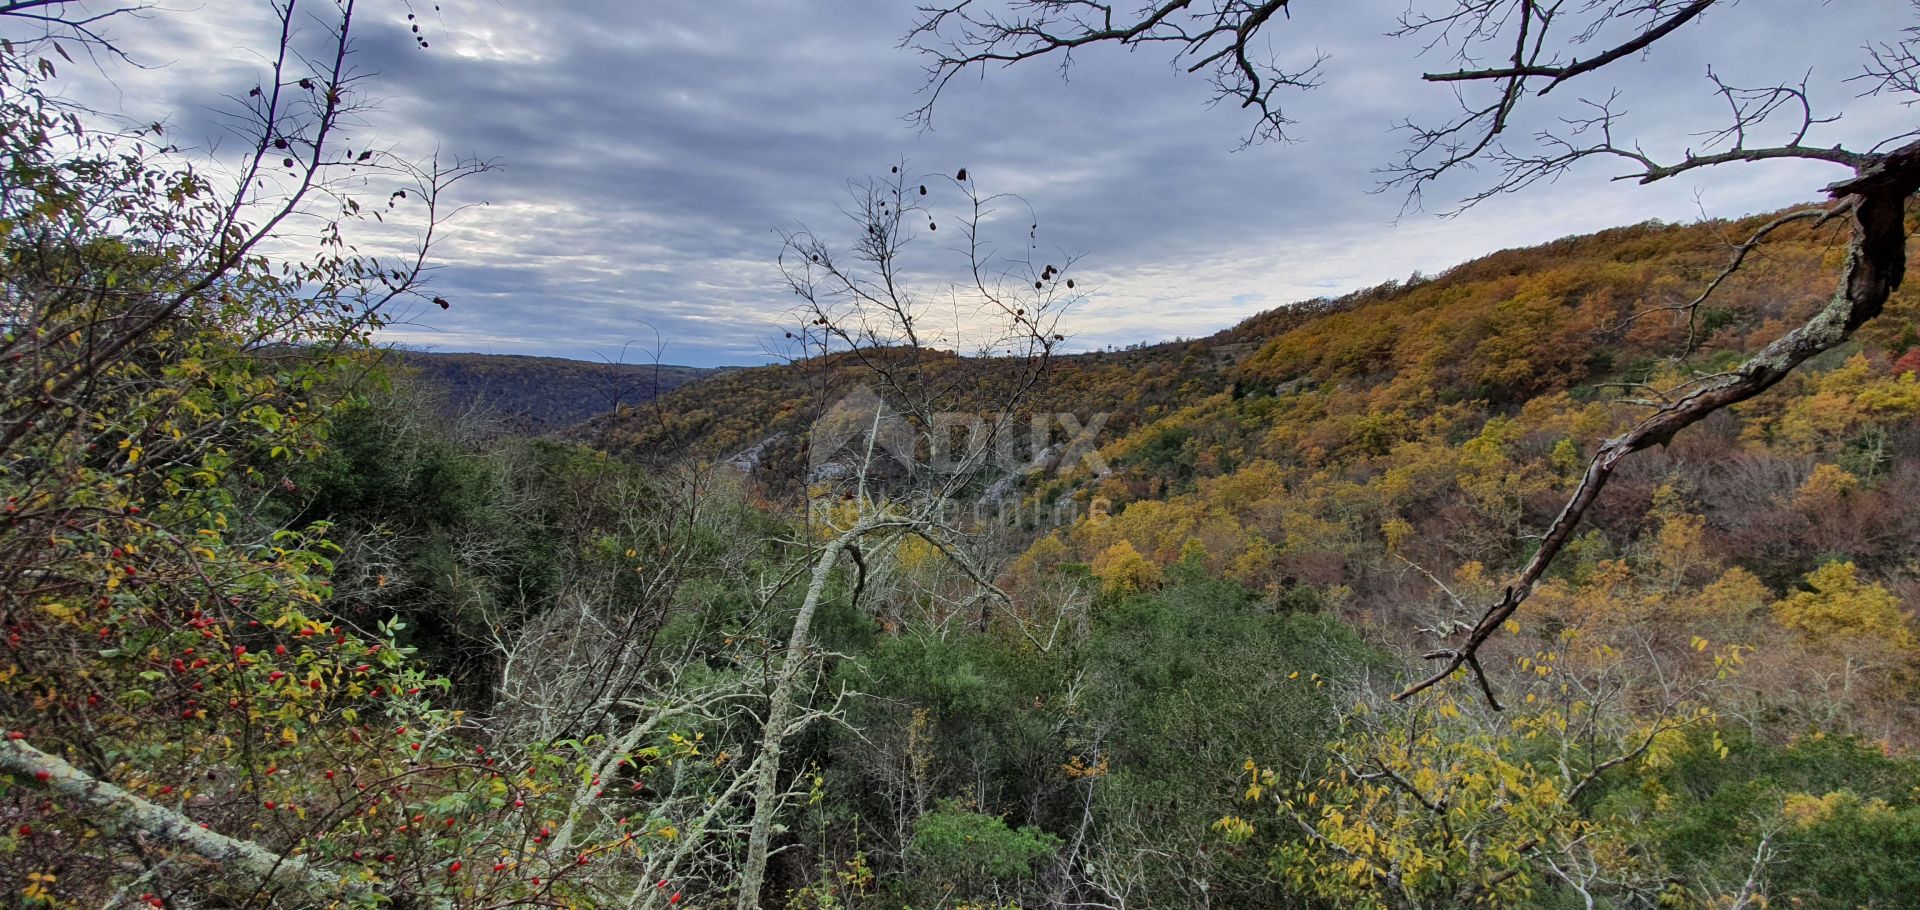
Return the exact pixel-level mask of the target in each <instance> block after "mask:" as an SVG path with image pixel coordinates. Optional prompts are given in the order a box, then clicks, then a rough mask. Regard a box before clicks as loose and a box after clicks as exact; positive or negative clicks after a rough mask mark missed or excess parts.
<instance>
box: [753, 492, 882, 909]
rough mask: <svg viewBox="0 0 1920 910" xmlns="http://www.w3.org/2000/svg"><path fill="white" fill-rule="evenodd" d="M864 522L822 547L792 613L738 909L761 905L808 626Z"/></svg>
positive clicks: (759, 765)
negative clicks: (802, 596) (782, 753)
mask: <svg viewBox="0 0 1920 910" xmlns="http://www.w3.org/2000/svg"><path fill="white" fill-rule="evenodd" d="M861 531H862V528H861V527H860V526H859V525H858V524H856V525H855V526H854V527H853V528H852V529H850V530H848V531H846V532H844V533H842V534H841V535H839V536H838V537H835V538H834V539H833V540H832V541H830V542H829V543H828V544H827V548H826V549H825V550H824V551H822V552H821V553H820V561H819V562H816V563H814V566H813V578H812V580H811V581H809V582H808V584H807V596H806V599H805V600H803V601H801V603H800V614H799V615H798V616H795V617H794V619H793V633H792V634H790V635H788V636H787V650H786V653H785V654H784V655H782V656H781V658H780V670H779V673H778V674H777V675H776V676H775V677H774V681H773V692H772V694H771V695H770V696H769V701H768V704H767V721H766V726H765V728H764V730H763V732H762V734H761V740H760V754H759V756H758V757H756V759H755V766H754V773H755V774H757V775H758V777H759V779H758V780H756V781H754V794H753V827H752V829H751V830H750V831H749V832H748V834H747V861H746V865H745V866H743V867H742V868H741V870H740V898H739V902H738V904H737V907H738V908H739V910H758V908H759V906H760V888H761V886H762V885H763V884H764V883H765V880H766V876H767V854H768V848H769V846H770V844H771V842H772V838H773V819H774V816H775V815H777V814H779V812H778V810H779V801H780V800H779V792H780V750H781V749H782V747H783V746H784V744H785V742H786V738H787V725H788V724H789V723H791V722H792V720H791V719H792V716H793V690H794V687H795V686H796V685H797V684H798V682H799V680H800V673H801V671H802V670H803V669H805V667H806V665H807V663H808V661H809V660H810V658H809V657H808V655H807V639H808V635H809V631H808V630H809V628H810V627H811V626H812V625H813V614H814V613H815V611H817V610H818V609H819V607H820V598H821V597H823V596H825V594H826V590H827V580H828V579H829V578H831V577H832V576H833V566H834V564H835V563H837V562H839V561H840V553H841V552H842V551H843V550H845V549H846V548H847V544H848V543H849V542H850V541H851V540H852V539H853V538H854V537H855V536H857V535H858V534H860V533H861Z"/></svg>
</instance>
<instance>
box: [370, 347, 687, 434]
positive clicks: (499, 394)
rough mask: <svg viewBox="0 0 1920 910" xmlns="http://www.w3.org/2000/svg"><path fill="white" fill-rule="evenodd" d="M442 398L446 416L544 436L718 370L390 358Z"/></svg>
mask: <svg viewBox="0 0 1920 910" xmlns="http://www.w3.org/2000/svg"><path fill="white" fill-rule="evenodd" d="M390 356H392V357H393V358H394V359H395V360H396V361H397V362H398V363H399V364H401V365H402V366H404V367H406V368H407V369H408V370H411V371H413V372H414V373H416V374H417V375H418V377H419V379H420V381H422V382H424V383H426V384H427V385H428V386H429V387H431V388H433V389H436V390H439V391H440V392H441V393H442V394H444V395H445V405H444V406H445V408H446V410H448V411H449V412H452V413H462V412H467V411H473V410H479V411H482V412H486V413H488V414H489V415H491V416H494V417H496V418H499V419H501V420H503V421H505V422H506V423H507V424H508V425H509V426H510V427H511V428H513V429H514V430H518V431H523V432H530V433H544V432H548V431H552V430H557V429H560V428H563V427H567V426H571V425H573V424H576V423H580V422H581V421H584V420H587V419H588V418H591V417H594V416H595V415H598V414H603V413H607V412H609V411H613V410H615V409H617V408H621V407H632V406H634V405H637V404H641V403H644V402H647V401H651V400H652V399H654V398H656V397H658V396H660V395H664V394H666V393H667V392H671V391H672V390H674V389H676V388H679V387H680V386H682V385H685V384H687V383H689V382H692V381H694V380H696V379H699V378H701V377H704V376H711V375H713V374H715V373H716V372H719V371H720V370H717V369H713V368H706V367H686V366H671V365H654V364H619V363H592V362H589V361H584V360H567V359H564V358H560V357H527V356H522V355H518V354H441V353H430V352H425V351H402V350H395V351H393V352H392V354H391V355H390Z"/></svg>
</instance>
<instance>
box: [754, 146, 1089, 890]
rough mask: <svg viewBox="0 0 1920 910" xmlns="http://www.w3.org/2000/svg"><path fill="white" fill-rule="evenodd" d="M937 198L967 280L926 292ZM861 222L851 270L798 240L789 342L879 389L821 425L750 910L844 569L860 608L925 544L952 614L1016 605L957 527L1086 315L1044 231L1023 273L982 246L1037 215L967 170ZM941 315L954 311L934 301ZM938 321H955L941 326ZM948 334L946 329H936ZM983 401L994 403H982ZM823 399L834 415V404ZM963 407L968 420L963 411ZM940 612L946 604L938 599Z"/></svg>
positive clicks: (859, 394) (776, 692)
mask: <svg viewBox="0 0 1920 910" xmlns="http://www.w3.org/2000/svg"><path fill="white" fill-rule="evenodd" d="M929 183H931V184H933V185H936V186H939V187H940V189H941V191H942V196H944V195H946V193H947V192H948V191H951V192H954V193H957V194H958V196H959V197H960V202H959V205H958V212H957V214H956V215H955V218H956V219H957V220H956V221H949V222H948V231H949V232H951V233H953V234H957V235H958V236H959V238H960V242H961V244H962V246H960V247H959V248H958V249H957V254H958V257H959V259H960V262H959V264H958V267H957V269H956V272H957V274H958V275H959V276H960V277H959V278H957V279H950V280H948V281H947V282H945V286H944V287H942V286H941V284H940V283H939V279H933V281H932V282H927V281H925V280H924V279H923V280H918V281H916V280H915V278H914V277H913V276H912V275H911V274H910V273H909V272H908V270H907V268H906V255H907V250H908V247H909V246H910V244H911V243H912V241H913V240H914V239H915V238H916V237H919V236H921V235H922V234H921V231H920V225H921V224H922V220H923V219H924V220H925V224H926V235H929V236H930V235H933V234H934V233H935V232H937V231H938V230H939V225H940V217H941V216H940V215H938V214H937V213H936V212H935V210H934V208H933V204H932V203H931V202H930V201H928V200H929V197H930V193H931V190H930V187H929ZM852 197H853V204H852V208H851V209H850V211H849V217H850V218H851V220H852V221H853V222H854V226H855V228H856V229H857V231H858V235H857V237H856V239H855V240H854V242H853V244H852V245H851V248H850V249H849V250H847V251H846V252H844V253H843V252H842V251H841V249H840V248H839V247H838V246H836V245H835V244H833V243H830V242H828V241H826V240H824V239H822V238H821V237H820V236H818V235H816V234H814V233H812V232H811V231H807V230H804V229H803V230H800V231H797V232H794V233H790V234H788V235H786V236H785V238H784V239H785V243H784V249H783V251H782V254H781V258H780V266H781V269H782V272H783V273H784V274H785V276H786V278H787V282H788V285H789V287H790V288H791V290H792V291H793V293H794V294H795V295H796V296H798V297H799V298H800V301H801V303H800V305H799V307H798V311H799V312H798V315H799V317H800V319H801V321H802V322H803V323H804V324H803V325H802V326H800V328H799V331H798V332H789V333H788V337H789V339H791V340H792V341H793V342H794V347H795V349H796V350H797V352H798V353H799V354H800V356H802V357H804V358H809V359H810V362H811V363H814V364H817V365H819V366H822V367H829V366H831V365H832V363H833V362H835V361H846V362H850V363H852V364H855V365H857V367H858V368H859V372H860V375H862V376H864V377H865V378H866V380H867V381H868V382H869V383H871V387H870V388H867V389H865V390H854V394H850V395H848V396H847V397H846V398H843V399H841V400H840V401H839V402H838V403H837V404H836V405H835V407H834V408H833V409H831V410H828V411H825V412H824V413H823V414H822V417H821V419H820V421H819V422H817V423H816V425H815V426H814V428H813V432H812V434H811V437H810V439H809V445H810V446H812V447H813V448H812V451H811V452H810V458H809V464H810V476H809V477H808V481H809V485H810V487H809V495H810V501H809V507H808V524H809V527H810V530H811V531H812V533H813V535H814V539H813V540H808V541H804V542H803V546H804V548H805V549H804V550H803V552H805V553H806V561H805V565H807V566H808V568H807V570H806V573H805V578H806V586H805V594H804V595H803V597H802V599H801V603H800V605H799V609H798V612H797V613H796V614H795V616H794V618H793V626H792V628H791V630H790V631H789V632H788V635H787V641H786V647H785V648H784V650H783V651H782V653H781V655H780V658H779V662H778V664H777V666H774V665H771V664H770V665H769V671H768V679H767V683H766V685H767V690H768V704H767V711H766V716H765V718H764V719H763V722H762V729H763V731H764V732H763V734H762V737H761V742H760V746H759V750H758V753H757V754H756V756H755V757H754V766H753V767H754V769H755V771H754V773H755V774H756V775H757V777H758V780H757V781H756V782H755V784H754V795H753V822H752V827H751V829H750V831H749V834H748V840H747V856H746V861H745V866H744V867H743V870H742V873H741V876H740V891H739V903H738V906H739V907H740V908H741V910H753V908H755V907H758V906H759V905H760V891H761V883H762V881H763V879H764V876H765V872H766V866H767V860H768V857H769V855H770V854H771V851H772V838H773V827H774V825H775V823H776V817H777V816H778V814H779V812H780V808H781V803H782V801H783V799H782V796H781V791H780V787H779V779H780V775H781V769H782V764H783V752H784V750H785V748H786V743H787V741H788V739H789V738H790V737H792V736H794V735H795V734H797V733H798V732H799V731H800V730H801V729H803V728H804V726H805V725H806V724H807V723H808V722H809V721H810V720H811V719H812V718H811V716H809V715H808V714H806V713H804V712H801V713H798V714H796V712H797V709H798V707H799V706H798V704H797V699H798V695H799V693H800V687H801V683H802V682H803V680H804V678H805V677H806V676H807V675H808V674H809V671H810V670H812V669H813V668H814V667H816V662H817V658H818V655H817V654H816V653H815V652H814V650H813V646H812V639H811V630H812V625H813V621H814V618H815V617H816V615H817V614H818V612H819V610H820V607H821V604H822V603H823V602H824V601H825V600H826V599H827V598H828V597H829V596H830V595H831V594H832V593H833V584H832V583H833V580H834V577H835V576H834V571H835V569H836V567H837V566H839V565H840V562H841V560H842V559H848V560H850V561H851V562H852V563H853V564H854V568H855V570H856V577H855V580H854V586H853V590H852V591H851V593H850V596H851V597H852V599H853V600H854V601H855V602H856V603H857V602H858V601H859V599H860V595H861V592H862V589H863V587H864V586H865V584H866V581H867V577H868V573H869V572H870V571H872V563H870V561H869V557H867V556H866V554H867V553H869V552H871V553H875V554H886V553H890V552H892V551H893V550H894V549H895V548H897V547H899V546H900V545H901V544H902V542H903V541H905V540H908V539H914V540H917V541H920V542H923V543H924V544H926V545H927V546H929V547H931V548H932V550H933V551H935V552H937V553H938V554H939V555H940V557H941V558H942V559H944V560H946V561H947V562H949V563H951V564H952V565H953V566H954V567H955V568H956V569H957V570H958V572H959V574H960V575H961V576H962V577H963V578H964V579H965V580H966V582H967V585H968V586H969V587H970V588H971V591H969V592H967V593H964V594H963V595H962V596H961V599H960V600H958V601H957V602H953V603H951V605H950V607H949V609H950V610H951V611H952V612H953V613H956V614H966V613H971V612H974V611H976V610H978V611H982V614H981V615H983V616H984V610H985V609H986V608H985V606H984V605H985V604H987V603H989V602H996V603H1000V604H1005V603H1007V602H1008V598H1007V595H1006V594H1005V592H1003V591H1001V590H1000V589H999V588H998V587H996V586H995V585H994V584H993V581H992V579H993V577H994V575H995V574H996V573H994V572H992V571H989V570H988V569H987V568H986V567H985V566H983V565H981V564H980V561H979V560H978V559H977V558H976V557H975V555H974V554H973V552H972V548H971V545H970V541H971V540H973V539H974V538H975V536H976V534H977V532H978V530H979V528H977V527H976V526H975V525H974V524H973V523H971V522H968V521H966V520H965V518H964V516H962V515H959V514H956V511H955V509H954V505H955V503H956V502H957V501H958V499H959V497H960V496H961V495H962V494H963V493H965V492H967V491H969V490H973V491H975V492H977V491H978V490H979V488H980V486H981V485H982V484H983V483H984V481H985V480H986V479H989V478H991V477H992V476H993V472H994V471H995V470H996V469H1002V470H1004V469H1006V468H1007V464H1006V461H1005V458H1004V457H1003V456H1004V453H1005V452H1006V451H1007V449H1006V448H1005V446H1007V445H1010V444H1012V443H1013V442H1014V439H1013V436H1014V431H1015V429H1016V427H1017V425H1018V418H1019V417H1020V416H1022V415H1021V413H1020V411H1019V406H1020V404H1021V402H1022V401H1023V400H1024V398H1025V397H1026V396H1027V394H1028V393H1029V392H1031V391H1032V390H1033V389H1034V388H1035V387H1036V385H1037V384H1038V383H1040V382H1041V381H1042V380H1043V379H1044V378H1045V376H1046V375H1047V370H1048V367H1049V366H1050V365H1051V363H1052V358H1053V352H1054V348H1055V346H1057V345H1058V344H1060V343H1061V342H1063V341H1065V340H1066V339H1065V336H1064V335H1062V334H1060V333H1059V332H1058V323H1059V320H1060V317H1061V315H1062V313H1063V312H1064V311H1065V310H1066V309H1067V308H1068V307H1070V306H1071V305H1072V304H1073V303H1074V302H1075V301H1077V300H1078V299H1079V298H1080V296H1081V292H1079V291H1077V290H1075V282H1074V280H1073V279H1070V278H1067V277H1066V274H1065V269H1067V268H1071V266H1072V261H1071V260H1068V259H1063V260H1061V261H1063V262H1065V263H1066V265H1065V266H1056V265H1054V264H1052V263H1045V264H1042V263H1041V262H1040V261H1039V260H1038V258H1037V238H1038V231H1039V225H1038V224H1037V222H1034V221H1031V220H1030V221H1029V222H1028V223H1030V224H1031V225H1032V226H1031V227H1030V228H1029V230H1028V231H1027V238H1026V239H1027V243H1026V244H1025V252H1026V256H1025V257H1024V258H1021V259H1009V258H1006V257H1003V256H1002V255H1000V254H999V253H998V252H997V251H996V247H995V246H994V243H993V241H992V239H991V238H990V237H988V236H986V235H985V234H983V233H982V231H983V227H984V225H986V224H987V222H988V220H989V219H990V218H991V217H992V216H993V215H994V214H996V209H997V208H999V207H1011V206H1016V205H1024V203H1023V202H1022V201H1021V200H1019V199H1018V198H1017V197H1012V196H996V195H988V194H983V193H981V192H980V191H979V190H978V188H977V187H976V185H975V183H974V182H973V181H972V180H969V179H968V177H967V171H966V169H965V168H961V169H960V170H959V171H958V172H957V173H956V175H955V176H953V177H951V178H936V177H932V176H927V177H924V178H922V179H921V180H918V181H915V180H911V179H910V178H909V177H908V176H907V175H906V174H904V173H902V169H901V167H900V166H898V165H896V166H894V167H893V168H892V169H891V171H890V172H889V174H888V176H887V177H886V178H883V179H879V180H871V181H868V182H866V183H863V184H858V185H856V186H855V187H854V188H853V189H852ZM941 298H945V300H946V302H945V303H943V304H935V303H934V301H936V300H939V299H941ZM936 305H938V306H944V307H951V311H952V314H953V318H952V319H951V320H950V321H948V320H941V321H940V322H938V323H934V322H933V321H932V317H933V315H934V313H935V310H934V309H933V307H935V306H936ZM930 324H931V325H937V326H939V327H938V328H931V327H930ZM969 349H971V352H972V353H975V354H978V355H980V356H983V357H993V358H994V360H993V366H994V368H995V373H996V374H997V375H995V376H994V377H992V379H990V380H987V381H986V382H984V383H983V382H981V381H980V380H979V377H974V376H970V375H969V374H968V373H966V372H963V371H960V370H953V369H941V367H942V366H943V364H942V363H941V361H951V359H952V354H950V353H947V352H949V351H954V350H963V351H966V350H969ZM982 387H984V388H985V390H986V391H985V394H982ZM822 398H823V399H824V398H825V390H824V389H823V393H822ZM963 403H964V406H965V408H966V410H964V411H963V410H962V407H963ZM935 596H938V592H935Z"/></svg>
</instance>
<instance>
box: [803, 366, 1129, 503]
mask: <svg viewBox="0 0 1920 910" xmlns="http://www.w3.org/2000/svg"><path fill="white" fill-rule="evenodd" d="M1106 423H1107V415H1106V414H1104V413H1102V414H1093V415H1091V416H1090V417H1088V418H1087V419H1085V420H1082V419H1081V418H1080V416H1079V415H1076V414H1070V413H1036V414H1033V415H1032V416H1030V417H1028V418H1027V419H1025V420H1006V419H1002V420H998V421H996V420H993V419H990V418H988V417H985V416H982V415H979V414H970V413H965V412H943V413H939V414H934V415H932V424H931V425H930V426H926V427H924V428H918V427H916V426H915V425H914V422H913V421H911V420H909V419H908V418H907V416H906V415H904V414H901V413H900V412H899V411H898V410H896V409H894V408H893V407H892V406H891V405H889V404H887V402H886V401H885V400H884V399H882V398H881V397H880V396H879V395H878V394H876V393H875V392H874V391H873V389H871V388H869V387H867V386H864V385H862V386H860V387H858V388H855V389H854V390H853V391H852V392H851V393H849V394H847V395H846V396H845V397H844V398H841V399H840V400H839V401H837V402H834V404H833V407H831V408H828V409H827V412H826V413H825V414H823V415H822V416H821V417H820V419H819V420H817V421H815V422H814V424H813V427H812V428H811V430H810V431H809V433H808V440H807V441H808V446H807V449H808V458H807V468H808V475H809V478H810V479H811V480H815V481H821V480H833V479H837V478H842V477H849V476H852V475H853V474H855V473H857V472H859V471H861V470H863V468H864V470H866V471H868V472H870V473H876V474H893V475H899V474H914V473H917V472H921V471H931V472H934V473H938V474H957V473H963V472H967V471H975V470H981V469H990V470H988V473H997V474H1002V475H1016V476H1030V475H1033V474H1037V473H1041V472H1044V471H1066V470H1071V469H1073V468H1075V467H1078V466H1082V465H1084V466H1085V467H1087V468H1088V469H1089V470H1092V471H1093V472H1095V473H1100V474H1104V473H1106V464H1105V462H1103V461H1102V460H1101V458H1100V455H1099V450H1098V439H1099V435H1100V430H1101V428H1103V427H1104V426H1106Z"/></svg>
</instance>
